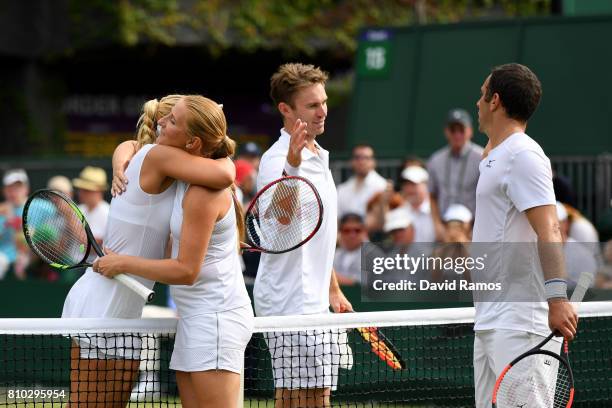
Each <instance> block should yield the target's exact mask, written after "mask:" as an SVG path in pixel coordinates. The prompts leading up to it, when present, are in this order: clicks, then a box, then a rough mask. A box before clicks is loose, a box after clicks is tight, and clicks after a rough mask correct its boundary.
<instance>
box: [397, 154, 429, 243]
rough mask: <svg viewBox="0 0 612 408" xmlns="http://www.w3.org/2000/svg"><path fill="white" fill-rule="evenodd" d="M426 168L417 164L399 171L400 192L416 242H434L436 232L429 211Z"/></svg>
mask: <svg viewBox="0 0 612 408" xmlns="http://www.w3.org/2000/svg"><path fill="white" fill-rule="evenodd" d="M428 180H429V175H428V173H427V170H425V169H424V168H422V167H419V166H408V167H406V168H405V169H404V170H402V173H401V194H402V196H403V197H404V200H405V203H404V205H403V206H401V207H400V208H405V209H407V210H408V211H409V212H410V214H411V216H412V219H413V221H412V222H413V224H414V229H415V237H414V239H415V241H416V242H434V241H435V240H436V233H435V229H434V220H433V217H432V213H431V205H430V201H429V192H428V190H427V181H428Z"/></svg>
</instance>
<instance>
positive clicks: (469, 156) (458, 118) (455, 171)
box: [427, 109, 483, 232]
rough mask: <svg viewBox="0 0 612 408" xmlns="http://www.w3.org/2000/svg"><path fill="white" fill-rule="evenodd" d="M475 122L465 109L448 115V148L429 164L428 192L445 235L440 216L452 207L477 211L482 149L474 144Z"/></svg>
mask: <svg viewBox="0 0 612 408" xmlns="http://www.w3.org/2000/svg"><path fill="white" fill-rule="evenodd" d="M473 133H474V132H473V129H472V118H471V116H470V115H469V114H468V113H467V112H466V111H465V110H463V109H452V110H450V111H449V112H448V115H447V118H446V123H445V127H444V135H445V136H446V141H447V145H446V146H445V147H443V148H441V149H439V150H437V151H435V152H434V153H433V154H432V155H431V157H430V158H429V161H428V162H427V170H428V172H429V192H430V194H431V207H432V215H433V217H434V221H435V222H436V229H437V231H438V232H440V231H442V225H441V218H442V217H441V216H442V214H444V212H445V211H446V210H447V208H448V207H449V206H450V205H451V204H455V203H456V204H463V205H464V206H466V207H467V208H468V209H469V210H470V211H471V212H472V213H474V211H475V210H476V185H477V184H478V177H479V176H480V171H479V170H478V165H479V163H480V160H481V159H482V155H483V148H482V147H481V146H478V145H477V144H475V143H473V142H472V141H471V139H472V136H473Z"/></svg>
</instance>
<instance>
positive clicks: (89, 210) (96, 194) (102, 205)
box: [72, 166, 110, 244]
mask: <svg viewBox="0 0 612 408" xmlns="http://www.w3.org/2000/svg"><path fill="white" fill-rule="evenodd" d="M72 185H73V186H74V187H75V188H77V196H78V199H79V202H80V203H81V204H79V209H80V210H81V211H82V212H83V215H85V218H86V219H87V223H88V224H89V227H90V228H91V232H92V234H93V236H94V238H95V239H96V241H98V243H100V244H102V239H103V238H104V233H105V231H106V221H107V219H108V211H109V209H110V205H109V204H108V203H107V202H106V201H104V192H105V191H106V190H107V189H108V183H107V180H106V171H104V169H102V168H100V167H92V166H87V167H85V168H84V169H83V170H82V171H81V174H79V177H78V178H75V179H73V180H72Z"/></svg>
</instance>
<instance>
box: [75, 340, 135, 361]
mask: <svg viewBox="0 0 612 408" xmlns="http://www.w3.org/2000/svg"><path fill="white" fill-rule="evenodd" d="M70 337H71V338H72V340H73V341H74V342H75V343H76V344H77V345H78V346H79V348H80V356H81V358H83V359H96V360H112V359H124V360H140V352H141V350H142V338H141V335H140V334H139V333H123V334H79V335H78V336H76V335H72V336H70Z"/></svg>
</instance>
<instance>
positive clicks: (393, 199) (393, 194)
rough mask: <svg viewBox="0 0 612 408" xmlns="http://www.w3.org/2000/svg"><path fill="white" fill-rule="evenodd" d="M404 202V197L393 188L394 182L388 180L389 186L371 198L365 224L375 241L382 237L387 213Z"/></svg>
mask: <svg viewBox="0 0 612 408" xmlns="http://www.w3.org/2000/svg"><path fill="white" fill-rule="evenodd" d="M402 204H404V198H403V197H402V196H401V194H400V193H398V192H397V191H395V190H394V189H393V182H392V181H390V180H388V181H387V186H386V187H385V189H384V190H383V191H381V192H378V193H376V194H374V195H373V196H372V198H370V200H369V201H368V204H367V206H366V217H365V225H366V228H367V230H368V235H369V236H370V239H371V240H372V241H374V242H377V241H380V240H381V239H382V234H384V232H383V227H384V225H385V214H387V212H389V211H390V210H393V209H395V208H397V207H399V206H401V205H402Z"/></svg>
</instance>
